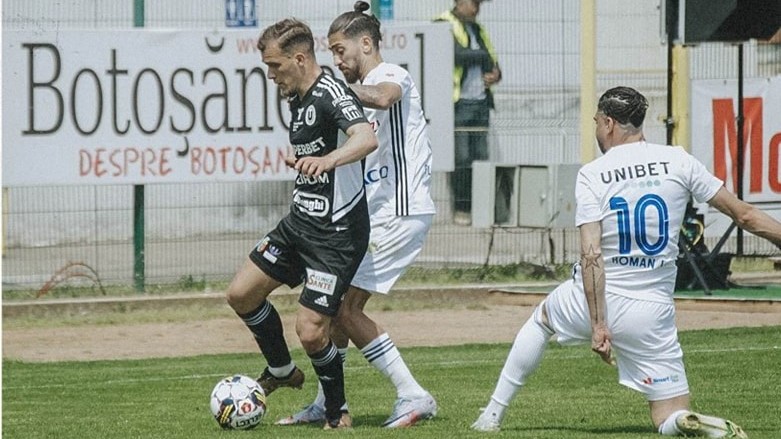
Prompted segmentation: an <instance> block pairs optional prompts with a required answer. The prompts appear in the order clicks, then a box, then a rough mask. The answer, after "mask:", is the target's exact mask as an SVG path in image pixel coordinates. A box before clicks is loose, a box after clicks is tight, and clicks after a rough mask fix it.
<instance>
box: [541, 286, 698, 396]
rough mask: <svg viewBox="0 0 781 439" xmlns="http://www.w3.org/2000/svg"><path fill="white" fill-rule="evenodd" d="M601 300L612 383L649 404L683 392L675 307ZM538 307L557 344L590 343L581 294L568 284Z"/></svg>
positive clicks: (614, 297)
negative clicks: (609, 338) (612, 365)
mask: <svg viewBox="0 0 781 439" xmlns="http://www.w3.org/2000/svg"><path fill="white" fill-rule="evenodd" d="M605 302H606V305H607V322H608V327H609V329H610V332H611V334H612V337H613V338H612V345H613V351H614V352H615V356H616V363H617V366H618V382H619V383H621V384H623V385H624V386H627V387H629V388H630V389H634V390H637V391H638V392H640V393H643V394H644V395H645V396H646V399H648V400H649V401H659V400H663V399H669V398H674V397H676V396H681V395H685V394H687V393H689V383H688V381H687V380H686V371H685V370H684V366H683V351H682V350H681V345H680V343H678V329H677V328H676V326H675V306H674V305H673V304H671V303H670V304H666V303H657V302H648V301H643V300H636V299H630V298H628V297H624V296H619V295H617V294H610V293H606V294H605ZM543 303H544V304H545V310H546V311H547V314H548V323H549V325H550V327H551V329H552V330H553V331H554V332H555V333H556V335H557V338H558V342H559V343H561V344H564V345H566V344H581V343H588V344H590V343H591V318H590V317H589V312H588V304H587V303H586V295H585V293H583V291H582V290H581V289H580V288H577V287H576V286H575V285H574V281H572V280H569V281H567V282H564V283H563V284H561V285H560V286H559V287H558V288H556V289H555V290H553V292H551V293H550V294H549V295H548V297H546V298H545V301H544V302H543Z"/></svg>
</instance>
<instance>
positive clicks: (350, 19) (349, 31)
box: [328, 0, 382, 49]
mask: <svg viewBox="0 0 781 439" xmlns="http://www.w3.org/2000/svg"><path fill="white" fill-rule="evenodd" d="M369 9H370V6H369V4H368V3H366V2H365V1H362V0H358V1H357V2H355V4H354V5H353V10H352V11H350V12H345V13H344V14H342V15H340V16H338V17H336V20H334V21H333V23H331V27H329V28H328V36H329V37H330V36H331V35H333V34H335V33H337V32H341V33H343V34H344V36H345V37H347V38H355V37H357V36H364V35H366V36H368V37H369V38H371V39H372V42H373V43H374V47H375V48H376V49H379V48H380V41H382V33H381V32H380V20H378V19H377V17H375V16H374V15H371V14H364V12H366V11H368V10H369Z"/></svg>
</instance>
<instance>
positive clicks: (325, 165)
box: [294, 156, 336, 177]
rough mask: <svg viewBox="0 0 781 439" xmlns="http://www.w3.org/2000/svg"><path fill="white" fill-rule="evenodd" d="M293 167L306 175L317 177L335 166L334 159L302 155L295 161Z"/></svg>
mask: <svg viewBox="0 0 781 439" xmlns="http://www.w3.org/2000/svg"><path fill="white" fill-rule="evenodd" d="M294 167H295V169H296V171H298V172H299V173H300V174H303V175H306V176H307V177H319V176H320V175H321V174H323V173H324V172H328V171H330V170H331V169H334V168H335V167H336V161H335V160H334V159H333V158H331V157H329V156H325V157H302V158H300V159H298V161H296V164H295V166H294Z"/></svg>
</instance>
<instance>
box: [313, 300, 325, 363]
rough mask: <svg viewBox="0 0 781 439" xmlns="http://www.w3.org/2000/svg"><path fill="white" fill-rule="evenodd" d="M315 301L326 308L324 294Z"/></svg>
mask: <svg viewBox="0 0 781 439" xmlns="http://www.w3.org/2000/svg"><path fill="white" fill-rule="evenodd" d="M315 303H316V304H318V305H320V306H322V307H325V308H328V298H326V297H325V296H320V297H318V298H317V299H315ZM320 378H322V377H320Z"/></svg>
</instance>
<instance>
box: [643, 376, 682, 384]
mask: <svg viewBox="0 0 781 439" xmlns="http://www.w3.org/2000/svg"><path fill="white" fill-rule="evenodd" d="M680 379H681V378H680V377H679V376H678V375H677V374H674V375H670V376H666V377H658V378H651V377H646V378H645V379H643V384H646V385H649V386H653V385H654V384H662V383H677V382H678V381H680Z"/></svg>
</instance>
